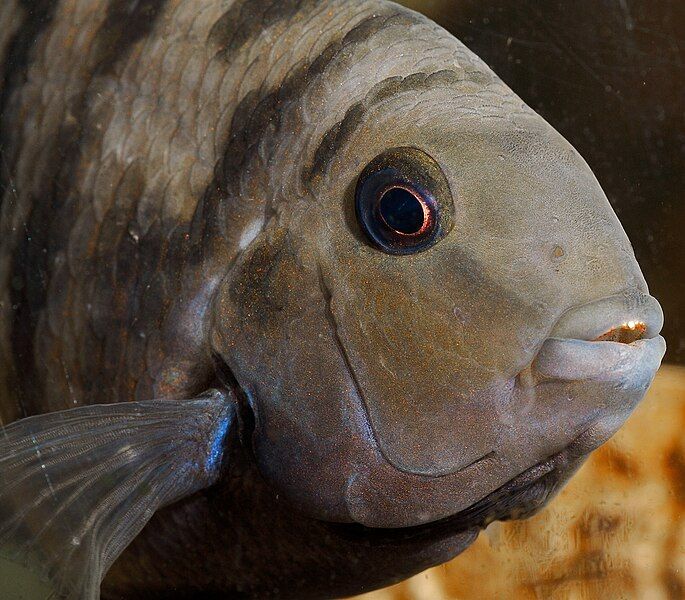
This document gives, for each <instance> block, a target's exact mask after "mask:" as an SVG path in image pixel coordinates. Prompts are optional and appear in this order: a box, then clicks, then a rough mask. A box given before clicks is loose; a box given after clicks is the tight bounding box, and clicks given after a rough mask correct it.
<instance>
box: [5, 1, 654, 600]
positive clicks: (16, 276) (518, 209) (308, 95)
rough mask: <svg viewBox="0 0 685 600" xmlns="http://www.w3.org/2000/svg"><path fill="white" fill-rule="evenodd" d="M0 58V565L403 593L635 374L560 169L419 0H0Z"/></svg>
mask: <svg viewBox="0 0 685 600" xmlns="http://www.w3.org/2000/svg"><path fill="white" fill-rule="evenodd" d="M0 65H1V66H0V69H1V71H0V77H1V79H0V81H1V82H2V83H1V84H0V85H1V87H0V113H1V115H2V116H1V119H0V144H1V146H0V147H1V156H0V159H1V164H0V169H1V171H0V184H1V189H2V201H1V202H2V204H1V206H0V569H5V570H6V572H14V571H12V570H11V569H14V570H15V571H16V570H17V569H22V570H24V571H25V572H29V573H31V577H35V578H36V579H37V580H39V581H40V582H42V583H43V584H45V585H46V586H49V589H51V590H52V592H51V593H53V594H54V595H55V596H56V597H62V598H69V599H72V598H88V599H92V598H99V597H102V598H105V599H114V598H122V597H124V598H127V599H136V598H146V599H149V598H190V597H192V598H220V597H241V598H330V597H341V596H346V595H351V594H355V593H360V592H363V591H368V590H372V589H375V588H378V587H382V586H384V585H388V584H390V583H394V582H397V581H400V580H402V579H404V578H406V577H409V576H411V575H413V574H415V573H417V572H420V571H421V570H423V569H425V568H427V567H430V566H433V565H436V564H440V563H442V562H445V561H447V560H449V559H451V558H453V557H454V556H456V555H458V554H459V553H460V552H462V551H463V550H464V549H465V548H467V547H468V546H469V545H470V544H471V543H472V542H473V541H474V540H475V539H476V537H477V535H478V532H479V531H480V530H481V529H482V528H484V527H486V526H487V525H488V524H489V523H491V522H493V521H496V520H505V519H513V518H525V517H527V516H530V515H532V514H534V513H535V512H536V511H538V510H540V509H541V508H542V507H543V506H544V505H545V504H546V503H547V502H548V501H549V500H550V499H551V498H552V497H553V496H554V494H555V493H556V492H557V491H558V490H559V489H560V488H561V487H562V486H563V484H564V483H565V482H566V481H567V480H568V479H569V478H570V477H571V476H572V474H573V473H574V472H575V471H576V470H577V469H578V468H579V466H580V465H581V464H582V463H583V461H584V460H585V459H586V458H587V456H588V455H589V454H590V453H591V452H592V451H593V450H594V449H596V448H597V447H598V446H600V445H601V444H603V443H604V442H606V441H607V440H608V439H609V438H610V437H611V436H612V435H613V434H614V433H615V432H616V431H617V430H618V428H619V427H620V426H621V425H622V424H623V423H624V422H625V420H626V419H627V418H628V417H629V415H630V413H631V412H632V411H633V409H634V408H635V406H636V405H637V403H638V402H639V401H640V399H641V398H642V397H643V395H644V393H645V391H646V390H647V388H648V387H649V385H650V383H651V381H652V379H653V377H654V375H655V373H656V371H657V369H658V367H659V364H660V362H661V359H662V357H663V355H664V352H665V341H664V339H663V338H662V337H661V336H660V335H659V332H660V330H661V328H662V325H663V313H662V311H661V308H660V306H659V303H658V301H657V300H656V299H655V298H654V297H653V296H651V295H650V294H649V290H648V287H647V284H646V282H645V279H644V277H643V275H642V273H641V271H640V267H639V265H638V263H637V261H636V259H635V255H634V252H633V249H632V247H631V244H630V241H629V240H628V238H627V236H626V234H625V232H624V231H623V228H622V226H621V224H620V222H619V220H618V218H617V217H616V214H615V213H614V211H613V209H612V207H611V205H610V203H609V201H608V200H607V198H606V196H605V194H604V192H603V191H602V188H601V186H600V184H599V182H598V181H597V179H596V178H595V176H594V175H593V173H592V171H591V169H590V167H589V166H588V165H587V163H586V162H585V161H584V160H583V159H582V157H581V156H580V155H579V154H578V153H577V151H576V150H575V149H574V148H573V147H572V146H571V145H570V144H569V143H568V142H567V141H566V140H565V139H564V138H563V137H562V136H561V135H560V134H559V133H558V132H556V131H555V130H554V129H553V128H552V126H551V125H549V124H548V123H547V122H546V121H545V120H544V119H543V118H542V117H540V116H539V115H538V114H537V113H535V112H534V111H533V110H532V109H531V108H529V107H528V106H527V105H526V104H525V103H524V102H523V101H522V100H521V99H520V98H519V97H518V96H517V95H516V94H515V93H514V92H513V91H512V90H511V89H510V88H509V87H507V85H505V84H504V83H503V82H502V81H501V80H500V79H499V78H498V77H497V75H495V74H494V73H493V72H492V71H491V70H490V69H489V68H488V66H487V65H486V64H485V63H484V62H483V61H482V60H481V59H479V58H478V57H477V56H476V55H474V54H473V53H472V52H471V51H469V50H468V49H467V48H466V46H464V45H463V44H462V43H461V42H460V41H458V40H457V39H455V38H454V37H453V36H452V35H450V34H449V33H448V32H447V31H445V30H444V29H442V28H440V27H439V26H438V25H436V24H435V23H433V22H432V21H430V20H429V19H427V18H426V17H424V16H422V15H421V14H419V13H417V12H413V11H411V10H409V9H407V8H403V7H401V6H400V5H398V4H395V3H392V2H388V1H385V0H198V1H194V2H184V1H182V0H54V1H52V0H5V1H4V2H3V5H2V7H0ZM7 569H9V571H7ZM3 580H5V581H8V580H9V578H3ZM2 585H3V584H2V583H0V588H1V587H2Z"/></svg>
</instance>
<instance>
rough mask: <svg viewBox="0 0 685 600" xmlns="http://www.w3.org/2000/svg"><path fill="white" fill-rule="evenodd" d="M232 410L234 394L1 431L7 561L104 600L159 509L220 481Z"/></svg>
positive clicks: (0, 521) (80, 411)
mask: <svg viewBox="0 0 685 600" xmlns="http://www.w3.org/2000/svg"><path fill="white" fill-rule="evenodd" d="M234 410H235V409H234V406H233V402H232V397H231V396H230V394H229V393H228V392H225V391H212V392H209V393H208V394H206V395H204V396H203V397H200V398H196V399H193V400H150V401H146V402H131V403H121V404H114V405H94V406H86V407H80V408H75V409H72V410H67V411H63V412H58V413H48V414H44V415H38V416H36V417H30V418H28V419H22V420H20V421H16V422H14V423H12V424H10V425H8V426H6V427H4V428H0V556H1V557H2V558H4V559H9V560H10V561H12V562H15V563H18V564H20V565H21V566H23V567H27V568H30V569H31V570H32V571H33V572H34V573H36V575H39V576H40V577H42V578H43V579H44V580H45V581H46V582H50V584H51V585H52V586H53V587H54V589H55V592H56V593H58V594H60V595H61V596H63V597H65V598H68V599H74V600H75V599H76V598H79V599H81V598H86V599H94V598H99V588H100V582H101V581H102V578H103V577H104V575H105V573H106V572H107V570H108V569H109V567H110V566H111V565H112V563H113V562H114V561H115V560H116V558H117V557H118V556H119V554H121V552H122V551H123V550H124V548H125V547H126V546H127V545H128V544H129V543H130V542H131V540H132V539H133V538H134V537H135V536H136V535H138V533H139V532H140V531H141V529H142V528H143V527H144V525H145V524H146V523H147V521H149V519H150V517H151V516H152V515H153V514H154V512H155V511H156V510H157V509H159V508H161V507H162V506H164V505H167V504H170V503H172V502H174V501H176V500H179V499H181V498H183V497H185V496H188V495H190V494H192V493H194V492H196V491H198V490H200V489H202V488H205V487H208V486H210V485H212V484H213V483H215V482H216V481H217V480H218V477H219V473H220V469H221V448H222V446H223V443H224V440H225V437H226V435H227V432H228V430H229V429H230V427H231V426H232V424H233V423H234V421H235V413H234ZM1 588H2V584H0V592H1V591H2V589H1Z"/></svg>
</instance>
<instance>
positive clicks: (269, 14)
mask: <svg viewBox="0 0 685 600" xmlns="http://www.w3.org/2000/svg"><path fill="white" fill-rule="evenodd" d="M320 5H321V0H236V1H235V2H234V3H233V5H232V6H231V8H230V9H228V11H226V13H225V14H224V15H223V16H222V17H221V18H220V19H219V20H218V21H217V22H216V24H215V25H214V27H212V30H211V31H210V34H209V41H210V42H212V43H214V44H216V45H218V46H220V47H221V48H222V51H223V52H225V53H226V54H233V53H235V52H236V51H238V50H240V48H242V47H243V46H246V45H248V44H249V43H250V42H251V41H252V40H254V39H256V38H257V37H259V35H260V34H261V33H262V32H263V31H264V30H265V29H268V28H270V27H275V26H276V25H278V24H279V23H281V22H284V21H288V20H290V19H292V18H294V17H295V16H296V15H297V14H298V13H300V12H302V13H303V14H306V13H308V12H309V11H311V10H312V9H314V8H316V7H317V6H320Z"/></svg>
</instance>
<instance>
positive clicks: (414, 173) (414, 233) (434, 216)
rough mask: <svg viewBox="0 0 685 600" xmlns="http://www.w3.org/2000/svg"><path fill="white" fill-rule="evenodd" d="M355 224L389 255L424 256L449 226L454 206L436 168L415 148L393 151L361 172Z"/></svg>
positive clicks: (442, 175) (447, 230) (427, 157)
mask: <svg viewBox="0 0 685 600" xmlns="http://www.w3.org/2000/svg"><path fill="white" fill-rule="evenodd" d="M355 208H356V213H357V220H358V222H359V224H360V226H361V228H362V230H363V231H364V233H365V234H366V236H367V237H368V238H369V240H370V241H371V243H372V244H373V245H374V246H376V247H377V248H379V249H380V250H383V251H384V252H387V253H388V254H413V253H416V252H420V251H422V250H426V249H427V248H430V247H431V246H433V245H434V244H436V243H437V242H438V241H439V240H440V239H441V238H442V237H444V235H446V234H447V233H448V232H449V230H450V229H451V226H452V221H453V212H454V205H453V201H452V197H451V193H450V190H449V185H448V183H447V179H446V178H445V176H444V174H443V172H442V169H440V166H439V165H438V164H437V163H436V162H435V161H434V160H433V159H432V158H431V157H430V156H428V155H427V154H426V153H425V152H423V151H421V150H418V149H416V148H395V149H392V150H389V151H387V152H384V153H383V154H381V155H379V156H377V157H376V158H375V159H374V160H372V161H371V163H369V165H368V166H367V167H366V168H365V169H364V171H363V172H362V174H361V176H360V177H359V180H358V182H357V189H356V193H355Z"/></svg>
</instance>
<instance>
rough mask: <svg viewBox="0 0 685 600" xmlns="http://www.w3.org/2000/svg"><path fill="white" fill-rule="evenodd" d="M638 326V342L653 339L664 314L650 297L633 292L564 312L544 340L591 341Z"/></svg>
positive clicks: (611, 296)
mask: <svg viewBox="0 0 685 600" xmlns="http://www.w3.org/2000/svg"><path fill="white" fill-rule="evenodd" d="M631 321H632V322H636V323H642V324H644V325H645V331H644V333H643V335H642V339H651V338H654V337H657V336H658V335H659V333H660V332H661V329H662V327H663V325H664V313H663V310H662V309H661V305H660V304H659V302H658V301H657V299H656V298H654V296H650V295H649V294H646V293H644V292H641V291H638V290H635V289H626V290H623V291H622V292H620V293H618V294H613V295H610V296H604V297H602V298H598V299H596V300H592V301H590V302H586V303H584V304H580V305H577V306H574V307H572V308H570V309H568V310H567V311H566V312H564V313H563V314H562V315H561V316H560V317H559V319H558V320H557V322H556V323H555V324H554V327H553V328H552V330H551V331H550V333H549V335H548V336H547V337H548V338H560V339H573V340H584V341H593V340H597V338H599V337H600V336H602V335H604V334H605V333H607V332H608V331H610V330H612V329H614V328H616V327H619V326H621V325H622V324H625V323H629V322H631Z"/></svg>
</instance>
